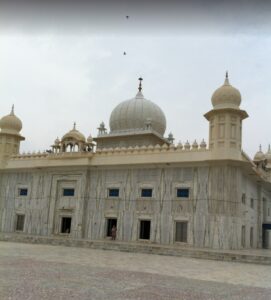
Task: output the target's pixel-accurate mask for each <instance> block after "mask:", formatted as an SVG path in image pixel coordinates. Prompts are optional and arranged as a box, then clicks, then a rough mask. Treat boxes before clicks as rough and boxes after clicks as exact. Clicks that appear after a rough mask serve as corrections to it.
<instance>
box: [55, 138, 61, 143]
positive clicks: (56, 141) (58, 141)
mask: <svg viewBox="0 0 271 300" xmlns="http://www.w3.org/2000/svg"><path fill="white" fill-rule="evenodd" d="M59 143H60V140H59V138H58V137H57V138H56V139H55V145H59Z"/></svg>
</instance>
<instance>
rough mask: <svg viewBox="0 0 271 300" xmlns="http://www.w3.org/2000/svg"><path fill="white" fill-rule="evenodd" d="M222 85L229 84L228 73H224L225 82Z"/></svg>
mask: <svg viewBox="0 0 271 300" xmlns="http://www.w3.org/2000/svg"><path fill="white" fill-rule="evenodd" d="M224 84H227V85H228V84H230V83H229V73H228V71H226V76H225V82H224Z"/></svg>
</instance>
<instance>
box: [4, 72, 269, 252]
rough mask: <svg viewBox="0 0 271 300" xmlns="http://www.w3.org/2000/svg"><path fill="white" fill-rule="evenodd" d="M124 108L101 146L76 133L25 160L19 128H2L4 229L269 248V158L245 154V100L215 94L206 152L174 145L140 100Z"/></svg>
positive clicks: (9, 120) (11, 118)
mask: <svg viewBox="0 0 271 300" xmlns="http://www.w3.org/2000/svg"><path fill="white" fill-rule="evenodd" d="M141 90H142V87H141V80H140V85H139V91H138V93H137V94H136V96H135V98H132V99H130V100H127V101H124V102H121V103H120V104H119V105H118V106H117V107H116V108H115V109H113V111H112V113H111V116H110V122H109V123H110V130H109V132H107V129H106V128H105V124H104V123H101V125H100V127H99V128H98V129H99V132H98V135H97V137H96V138H92V137H91V136H89V137H88V138H87V139H86V138H85V136H84V135H83V134H82V133H80V132H79V131H78V130H77V129H76V126H75V125H74V128H73V129H72V130H70V131H69V132H68V133H66V134H65V135H64V136H63V138H62V139H56V140H55V143H54V144H53V145H52V150H51V151H47V152H43V153H31V154H30V153H27V154H20V153H19V148H20V142H21V141H23V140H24V137H22V136H21V134H20V131H21V129H22V122H21V121H20V119H19V118H18V117H16V116H15V114H14V109H12V111H11V113H10V114H9V115H7V116H5V117H3V118H2V119H1V120H0V128H1V131H0V230H1V231H2V232H17V233H24V234H29V235H42V236H55V235H56V236H65V237H66V238H67V239H68V238H69V239H70V238H74V239H89V240H97V239H100V240H101V239H107V238H110V235H111V229H112V226H113V225H116V226H117V240H123V241H138V242H149V243H158V244H164V245H172V244H176V243H181V244H186V245H188V246H194V247H208V248H217V249H242V248H261V247H263V246H264V247H271V245H270V244H271V243H270V240H271V239H270V238H269V236H271V235H270V232H271V150H270V148H269V150H268V152H267V153H266V154H264V153H263V152H262V151H261V149H260V151H258V152H257V154H256V155H255V157H254V160H252V159H250V158H249V157H248V155H246V154H245V152H244V151H243V150H242V122H243V120H244V119H246V118H247V117H248V115H247V113H246V111H244V110H242V109H240V104H241V95H240V93H239V91H238V90H237V89H235V88H234V87H233V86H231V85H230V84H229V81H228V76H227V75H226V79H225V82H224V84H223V85H222V86H221V87H219V88H218V89H217V90H216V91H215V92H214V93H213V95H212V99H211V101H212V105H213V108H212V109H211V110H210V111H209V112H207V113H206V114H205V115H204V117H205V118H206V119H207V121H208V122H209V125H210V126H209V143H208V145H207V144H206V143H205V142H204V141H202V142H201V143H200V144H198V143H197V142H196V141H194V142H193V143H191V144H190V143H189V142H186V143H185V144H184V145H182V144H181V143H179V144H177V145H175V144H174V139H173V136H172V134H170V135H169V136H168V137H167V138H165V137H164V133H165V130H166V117H165V115H164V113H163V111H162V110H161V109H160V108H159V107H158V106H157V105H156V104H154V103H153V102H151V101H149V100H146V99H145V98H144V96H143V94H142V91H141Z"/></svg>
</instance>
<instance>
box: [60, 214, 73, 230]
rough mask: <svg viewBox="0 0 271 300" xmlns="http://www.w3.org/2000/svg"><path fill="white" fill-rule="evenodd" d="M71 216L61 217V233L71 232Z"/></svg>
mask: <svg viewBox="0 0 271 300" xmlns="http://www.w3.org/2000/svg"><path fill="white" fill-rule="evenodd" d="M71 225H72V218H71V217H62V220H61V233H71Z"/></svg>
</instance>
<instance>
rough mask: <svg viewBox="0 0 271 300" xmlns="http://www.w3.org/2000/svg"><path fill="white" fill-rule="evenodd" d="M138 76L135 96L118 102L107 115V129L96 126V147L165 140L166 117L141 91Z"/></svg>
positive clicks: (163, 141)
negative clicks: (108, 128) (108, 116)
mask: <svg viewBox="0 0 271 300" xmlns="http://www.w3.org/2000/svg"><path fill="white" fill-rule="evenodd" d="M142 80H143V79H142V78H139V87H138V92H137V94H136V96H135V97H134V98H132V99H129V100H126V101H123V102H121V103H120V104H118V105H117V106H116V107H115V108H114V109H113V111H112V113H111V116H110V121H109V124H110V132H109V133H107V132H106V129H105V128H103V129H104V130H103V131H102V130H101V126H100V127H99V128H98V129H99V133H98V137H96V138H95V141H97V148H102V147H129V146H132V147H133V146H143V145H144V146H148V145H156V144H160V145H162V144H164V143H167V144H169V141H168V140H167V139H165V138H164V133H165V130H166V118H165V115H164V113H163V111H162V110H161V108H160V107H159V106H158V105H156V104H155V103H153V102H152V101H150V100H147V99H145V98H144V96H143V94H142Z"/></svg>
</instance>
